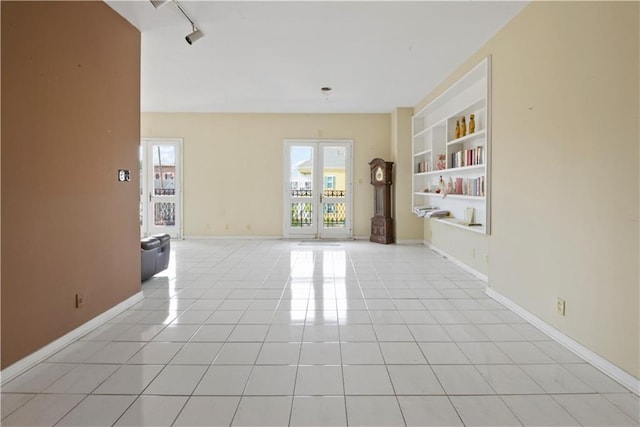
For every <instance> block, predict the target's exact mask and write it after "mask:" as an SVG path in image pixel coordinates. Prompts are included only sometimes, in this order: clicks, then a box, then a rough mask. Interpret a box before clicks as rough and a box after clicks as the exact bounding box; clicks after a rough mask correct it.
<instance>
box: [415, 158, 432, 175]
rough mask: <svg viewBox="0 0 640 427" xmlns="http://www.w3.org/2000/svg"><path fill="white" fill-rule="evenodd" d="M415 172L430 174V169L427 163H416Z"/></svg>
mask: <svg viewBox="0 0 640 427" xmlns="http://www.w3.org/2000/svg"><path fill="white" fill-rule="evenodd" d="M416 170H417V171H418V172H417V173H423V172H430V171H431V167H429V162H427V161H426V160H425V161H424V162H418V165H417V168H416Z"/></svg>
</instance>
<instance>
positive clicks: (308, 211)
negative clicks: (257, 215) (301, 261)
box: [283, 140, 353, 239]
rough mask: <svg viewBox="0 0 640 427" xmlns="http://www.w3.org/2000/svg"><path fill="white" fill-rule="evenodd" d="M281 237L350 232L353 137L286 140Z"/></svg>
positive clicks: (346, 235)
mask: <svg viewBox="0 0 640 427" xmlns="http://www.w3.org/2000/svg"><path fill="white" fill-rule="evenodd" d="M284 157H285V158H284V176H285V185H284V197H283V199H284V237H285V238H306V239H327V238H330V239H331V238H333V239H348V238H351V237H352V236H353V227H352V189H353V182H352V180H353V178H352V175H353V174H352V170H353V141H348V140H322V141H316V140H286V141H285V150H284Z"/></svg>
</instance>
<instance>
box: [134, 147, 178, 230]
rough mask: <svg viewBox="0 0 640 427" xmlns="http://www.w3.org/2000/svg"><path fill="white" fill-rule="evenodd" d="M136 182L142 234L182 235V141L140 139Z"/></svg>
mask: <svg viewBox="0 0 640 427" xmlns="http://www.w3.org/2000/svg"><path fill="white" fill-rule="evenodd" d="M140 183H141V187H140V231H141V234H142V236H149V235H152V234H162V233H166V234H169V235H171V237H174V238H179V237H182V221H181V218H182V140H180V139H143V140H142V144H141V146H140Z"/></svg>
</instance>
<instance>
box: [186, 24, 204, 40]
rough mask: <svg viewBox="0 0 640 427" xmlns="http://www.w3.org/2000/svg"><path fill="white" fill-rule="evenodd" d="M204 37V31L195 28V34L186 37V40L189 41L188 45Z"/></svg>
mask: <svg viewBox="0 0 640 427" xmlns="http://www.w3.org/2000/svg"><path fill="white" fill-rule="evenodd" d="M203 37H204V34H203V33H202V31H200V30H199V29H197V28H196V27H195V26H194V27H193V32H192V33H191V34H189V35H188V36H187V37H185V38H184V39H185V40H186V41H187V43H189V44H193V42H195V41H198V40H200V39H201V38H203Z"/></svg>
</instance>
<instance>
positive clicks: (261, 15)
mask: <svg viewBox="0 0 640 427" xmlns="http://www.w3.org/2000/svg"><path fill="white" fill-rule="evenodd" d="M107 3H108V4H109V5H110V6H111V7H112V8H113V9H115V10H116V11H117V12H118V13H120V14H121V15H122V16H124V17H125V18H126V19H127V20H129V21H130V22H131V23H132V24H133V25H135V26H136V27H137V28H138V29H139V30H140V31H141V32H142V111H145V112H150V111H171V112H274V113H275V112H287V113H291V112H295V113H371V112H384V113H387V112H390V111H392V110H393V109H394V108H396V107H411V106H414V105H415V104H417V103H418V102H419V101H420V100H421V99H422V98H423V97H424V96H426V95H427V94H428V92H429V91H430V90H431V89H433V88H434V87H435V86H436V85H437V84H438V83H440V82H441V81H442V80H443V79H444V78H445V77H446V76H447V75H449V74H450V73H451V72H452V71H453V70H454V69H455V68H456V67H457V66H459V65H460V64H461V63H462V62H463V61H464V60H465V59H467V58H468V57H469V56H470V55H471V54H472V53H474V52H475V51H476V50H477V49H478V48H479V47H480V46H482V45H483V44H484V43H485V42H486V41H487V40H488V39H489V38H491V36H493V35H494V34H495V33H496V32H497V31H498V30H499V29H500V28H501V27H502V26H503V25H504V24H506V23H507V22H508V21H509V20H510V19H511V18H513V17H514V16H515V15H516V14H517V13H518V12H519V11H520V10H521V9H522V8H523V7H524V6H525V5H526V4H527V3H526V2H524V1H518V2H511V1H498V2H484V1H443V2H430V1H429V2H422V1H411V2H404V1H388V2H375V1H360V2H355V1H354V2H351V1H328V2H326V1H323V2H320V1H288V2H276V1H262V2H248V1H233V2H230V1H181V2H180V4H181V5H182V6H183V8H184V9H185V10H186V11H187V13H188V14H189V15H190V16H191V18H192V19H193V20H194V21H195V23H196V25H197V26H198V27H199V28H201V29H202V31H203V32H204V33H205V37H204V38H203V39H201V40H199V41H197V42H195V43H194V44H193V45H191V46H190V45H188V44H187V43H186V41H185V39H184V37H185V36H186V35H187V34H188V33H190V32H191V27H190V24H189V23H188V21H187V20H186V19H185V18H184V17H183V16H182V15H181V14H180V12H179V11H178V9H177V8H176V7H175V6H174V5H172V4H170V3H169V4H166V5H165V6H163V7H161V8H160V9H157V10H156V9H155V8H154V7H153V6H152V4H151V2H149V1H147V0H141V1H107ZM322 86H330V87H332V88H333V91H332V92H331V94H330V95H329V97H328V99H325V97H324V96H323V95H322V93H321V92H320V88H321V87H322Z"/></svg>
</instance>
